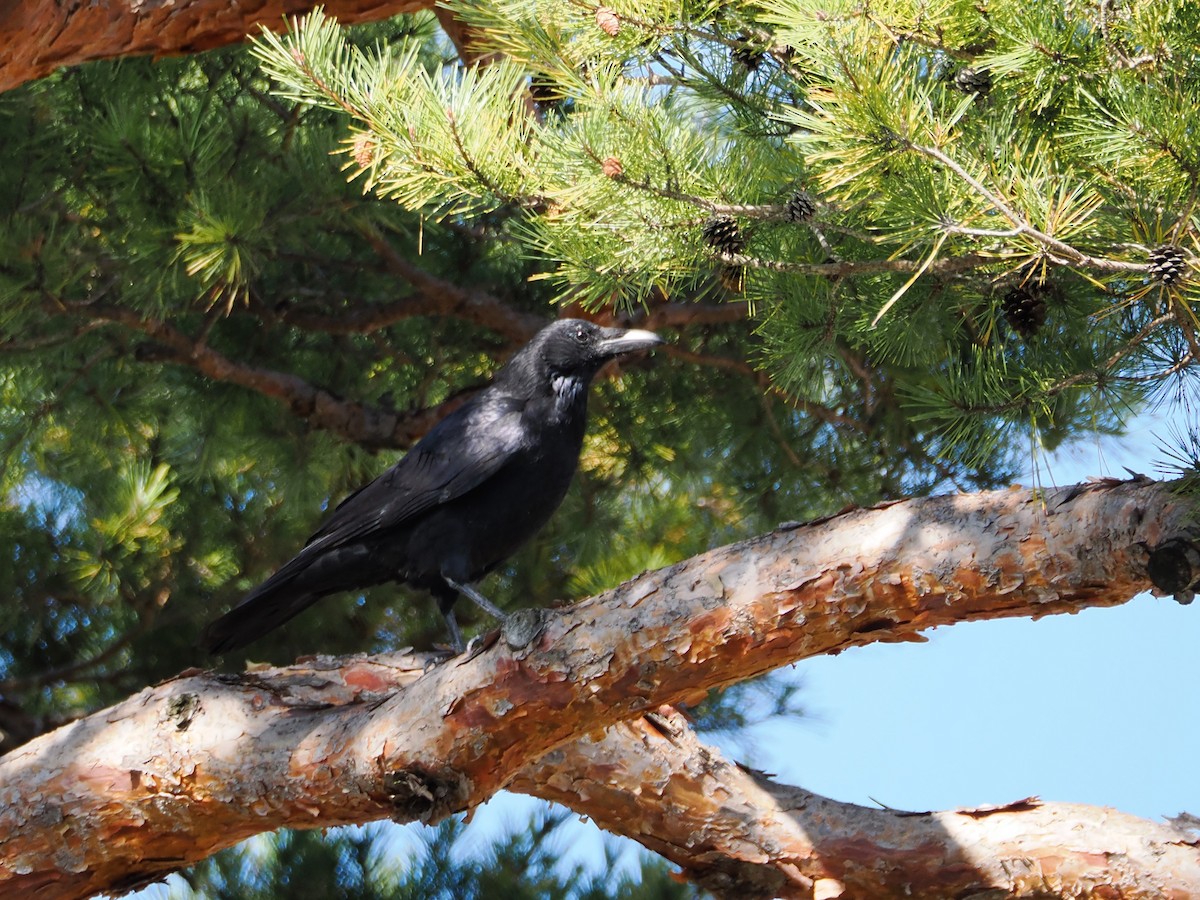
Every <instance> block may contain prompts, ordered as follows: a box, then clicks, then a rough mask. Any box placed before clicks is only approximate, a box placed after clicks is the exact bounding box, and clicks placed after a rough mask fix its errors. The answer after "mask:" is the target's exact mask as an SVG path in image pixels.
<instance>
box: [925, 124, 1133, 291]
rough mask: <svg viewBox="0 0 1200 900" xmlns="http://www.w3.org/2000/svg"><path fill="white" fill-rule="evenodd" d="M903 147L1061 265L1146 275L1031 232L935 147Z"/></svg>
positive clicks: (1130, 265) (1125, 264)
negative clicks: (945, 173)
mask: <svg viewBox="0 0 1200 900" xmlns="http://www.w3.org/2000/svg"><path fill="white" fill-rule="evenodd" d="M903 146H905V147H907V148H908V149H909V150H912V151H913V152H915V153H919V154H920V155H922V156H926V157H928V158H929V159H932V160H934V161H936V162H938V163H940V164H941V165H943V166H945V167H946V168H947V169H949V170H950V171H951V172H953V173H954V174H955V175H956V176H958V177H959V178H960V179H962V180H963V181H964V182H965V183H966V184H967V185H969V186H970V188H971V190H973V191H975V193H977V194H978V195H979V196H981V197H983V198H984V199H985V200H987V201H988V202H989V203H990V204H992V206H993V207H995V208H996V209H997V210H998V211H999V212H1000V213H1001V214H1002V215H1003V216H1004V217H1005V218H1006V219H1008V220H1009V221H1010V222H1012V224H1013V227H1014V228H1015V229H1016V230H1017V232H1018V233H1020V234H1023V235H1025V236H1026V237H1028V238H1030V239H1032V240H1033V241H1035V242H1037V243H1039V244H1041V245H1042V246H1043V247H1045V248H1046V249H1047V250H1050V251H1052V252H1053V253H1055V254H1057V255H1058V256H1059V257H1061V262H1062V263H1064V264H1072V265H1076V266H1080V267H1083V268H1087V269H1091V270H1092V271H1095V272H1105V273H1116V272H1137V273H1142V272H1145V271H1146V270H1147V268H1148V266H1147V264H1146V263H1134V262H1127V261H1126V260H1123V259H1105V258H1102V257H1096V256H1090V255H1089V254H1087V253H1084V252H1083V251H1082V250H1079V249H1077V248H1075V247H1072V246H1071V245H1070V244H1067V243H1065V242H1063V241H1060V240H1059V239H1058V238H1056V237H1053V236H1051V235H1049V234H1046V233H1045V232H1043V231H1039V230H1038V229H1037V228H1034V227H1033V226H1032V225H1030V224H1029V223H1028V222H1027V221H1025V219H1024V217H1023V216H1021V215H1020V214H1019V213H1018V212H1017V211H1016V210H1014V209H1013V208H1012V207H1011V206H1009V205H1008V203H1006V202H1005V201H1004V200H1003V199H1002V198H1001V197H1000V196H999V195H998V194H996V193H995V192H994V191H992V190H990V189H988V188H987V187H986V186H985V185H983V184H982V183H981V182H980V181H979V180H978V179H976V178H975V177H974V176H972V175H971V174H970V173H969V172H968V171H967V170H966V169H964V168H963V167H962V166H961V165H959V164H958V162H956V161H955V160H954V159H953V158H951V157H950V156H948V155H947V154H945V153H943V152H942V151H941V150H939V149H938V148H937V147H927V146H924V145H922V144H917V143H915V142H913V141H904V142H903Z"/></svg>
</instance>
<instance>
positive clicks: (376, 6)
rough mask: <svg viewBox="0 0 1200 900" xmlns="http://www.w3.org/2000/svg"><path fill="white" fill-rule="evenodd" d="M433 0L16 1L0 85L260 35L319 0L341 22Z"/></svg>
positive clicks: (0, 24)
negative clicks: (252, 0) (66, 68)
mask: <svg viewBox="0 0 1200 900" xmlns="http://www.w3.org/2000/svg"><path fill="white" fill-rule="evenodd" d="M433 5H434V4H433V2H432V0H327V2H325V3H321V4H317V3H312V2H309V0H269V2H266V3H254V4H248V5H243V4H238V3H225V2H220V0H218V2H215V3H214V2H211V0H190V2H188V3H167V2H162V0H152V2H148V3H134V2H128V0H96V2H90V3H57V2H53V0H15V2H13V3H11V4H6V5H5V12H4V13H3V15H0V91H7V90H9V89H11V88H14V87H16V86H17V85H20V84H23V83H25V82H26V81H32V80H34V79H36V78H41V77H43V76H45V75H49V74H50V73H51V72H53V71H54V70H55V69H57V68H59V67H60V66H73V65H78V64H79V63H82V62H88V61H89V60H93V59H111V58H113V57H117V56H143V55H146V54H151V55H153V56H175V55H182V54H187V53H198V52H200V51H202V50H211V49H213V48H214V47H223V46H225V45H226V44H234V43H238V42H239V41H242V40H245V38H246V37H247V36H248V35H253V34H257V33H258V31H259V28H260V26H265V27H268V28H273V29H277V28H280V27H281V26H282V25H283V19H284V17H285V16H297V15H303V14H305V13H308V12H311V11H312V10H313V9H314V8H315V7H316V6H323V7H324V9H325V11H326V12H327V13H328V14H329V15H330V16H331V17H333V18H335V19H337V20H338V21H339V22H341V23H342V24H344V25H354V24H358V23H359V22H375V21H378V20H380V19H386V18H387V17H388V16H394V15H398V14H399V13H411V12H417V11H419V10H423V9H432V8H433ZM452 36H455V35H454V34H453V33H452Z"/></svg>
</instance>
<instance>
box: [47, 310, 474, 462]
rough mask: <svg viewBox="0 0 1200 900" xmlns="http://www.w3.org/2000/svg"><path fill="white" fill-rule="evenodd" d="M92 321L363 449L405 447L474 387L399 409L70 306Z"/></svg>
mask: <svg viewBox="0 0 1200 900" xmlns="http://www.w3.org/2000/svg"><path fill="white" fill-rule="evenodd" d="M67 309H69V310H70V311H72V312H74V313H76V314H80V315H87V316H89V317H90V318H91V319H92V320H93V321H101V322H110V323H115V324H119V325H122V326H123V327H125V328H128V329H130V330H131V331H136V332H139V333H141V334H144V335H145V336H146V337H148V338H151V339H152V340H153V341H154V342H155V344H154V345H153V346H151V347H145V348H142V350H141V352H140V353H139V358H141V359H153V360H165V361H169V362H173V363H177V364H179V365H184V366H188V367H190V368H193V369H195V370H196V371H198V372H200V373H201V374H202V375H204V376H206V377H208V378H211V379H213V380H214V381H227V382H230V383H232V384H238V385H241V386H242V387H246V388H249V389H250V390H253V391H256V392H257V393H260V394H263V395H265V396H267V397H273V398H274V399H276V400H279V401H281V402H283V403H285V404H287V405H288V406H289V407H290V408H291V409H292V411H293V412H295V413H296V414H297V415H298V416H300V417H302V418H304V419H305V420H306V421H308V422H309V423H310V424H311V425H312V426H313V427H314V428H324V429H328V430H329V431H332V432H334V433H335V434H338V435H340V436H342V437H344V438H347V439H348V440H352V441H355V442H357V443H359V444H361V445H362V446H364V447H367V448H372V449H378V448H385V447H387V448H404V447H410V446H412V444H414V443H415V442H416V441H417V439H418V438H420V437H421V435H423V434H425V432H427V431H428V430H429V429H430V428H432V427H433V425H434V424H435V423H436V422H438V421H439V420H440V419H441V418H442V417H444V416H446V415H447V414H449V413H450V412H451V411H452V410H454V409H455V408H457V407H458V406H460V405H461V404H462V403H464V402H465V401H466V399H467V397H469V396H470V394H471V393H473V391H465V392H459V393H457V394H455V395H454V396H452V397H450V398H449V399H448V400H445V401H443V402H442V403H439V404H438V405H437V406H434V407H430V408H428V409H420V410H415V411H411V412H397V411H395V410H387V409H382V408H379V407H372V406H367V405H366V404H363V403H358V402H355V401H353V400H347V399H345V398H343V397H339V396H337V395H336V394H334V393H332V392H331V391H328V390H326V389H324V388H320V387H317V386H315V385H313V384H310V383H309V382H307V381H305V380H304V379H303V378H301V377H300V376H298V375H293V374H290V373H288V372H277V371H274V370H272V369H264V368H261V367H259V366H252V365H249V364H248V363H242V362H238V361H236V360H233V359H230V358H229V357H227V356H224V355H222V354H221V353H218V352H217V351H216V350H214V349H212V348H211V347H209V346H208V345H206V344H203V343H200V342H199V341H196V340H193V339H192V338H190V337H188V335H186V334H185V333H184V332H182V331H180V330H179V329H178V328H176V327H175V326H173V325H171V324H170V323H168V322H159V321H155V320H153V319H145V318H142V317H141V316H140V315H139V314H138V313H136V312H134V311H133V310H130V309H126V308H124V307H121V306H114V305H108V304H98V303H90V304H82V305H77V306H68V307H67Z"/></svg>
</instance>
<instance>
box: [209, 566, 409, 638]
mask: <svg viewBox="0 0 1200 900" xmlns="http://www.w3.org/2000/svg"><path fill="white" fill-rule="evenodd" d="M395 577H396V574H395V569H394V568H393V567H391V566H390V565H389V564H388V561H387V556H386V554H382V553H380V552H378V548H377V547H376V546H375V545H372V544H366V543H362V544H349V545H346V546H342V547H336V548H332V549H327V550H326V549H322V550H320V551H318V550H317V549H316V548H315V547H314V546H313V545H312V544H310V545H309V546H308V547H306V548H305V549H304V550H301V551H300V553H298V554H297V555H296V556H295V557H293V558H292V559H291V560H289V561H288V562H287V563H285V564H284V565H283V567H282V568H281V569H280V570H279V571H278V572H276V573H275V574H274V575H272V576H271V577H270V578H268V579H267V580H266V581H264V582H263V583H262V584H260V585H259V586H258V587H256V588H255V589H254V590H252V591H251V592H250V593H249V594H247V595H246V599H245V600H243V601H242V602H241V603H239V604H238V605H237V606H235V607H234V608H233V609H231V610H230V611H229V612H227V613H225V615H223V616H221V618H219V619H217V620H216V621H215V622H213V623H212V624H211V625H209V626H208V627H207V628H205V629H204V632H203V634H201V636H200V643H201V644H202V645H203V646H204V648H205V649H206V650H208V652H209V653H223V652H224V651H226V650H236V649H237V648H238V647H244V646H246V644H249V643H250V642H251V641H253V640H256V639H257V638H260V637H262V636H263V635H264V634H266V633H267V632H268V631H270V630H271V629H273V628H277V627H278V626H280V625H282V624H283V623H284V622H286V621H287V620H288V619H291V618H292V617H293V616H296V615H299V614H300V613H302V612H304V610H306V609H308V608H309V607H310V606H312V605H313V604H314V603H316V602H317V601H318V600H320V599H321V598H322V597H328V596H329V595H330V594H336V593H338V592H340V591H345V590H350V589H357V588H365V587H370V586H371V585H375V584H383V583H384V582H385V581H389V580H391V579H394V578H395Z"/></svg>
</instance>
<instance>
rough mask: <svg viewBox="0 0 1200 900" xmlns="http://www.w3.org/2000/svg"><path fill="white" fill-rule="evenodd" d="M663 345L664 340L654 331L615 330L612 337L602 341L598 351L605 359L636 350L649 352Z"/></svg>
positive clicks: (636, 329) (635, 329)
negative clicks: (652, 348)
mask: <svg viewBox="0 0 1200 900" xmlns="http://www.w3.org/2000/svg"><path fill="white" fill-rule="evenodd" d="M661 343H663V339H662V338H660V337H659V336H658V335H657V334H655V333H654V332H653V331H642V330H641V329H640V328H631V329H629V330H628V331H616V330H615V329H614V330H613V334H612V336H611V337H606V338H605V339H604V340H602V341H600V343H599V345H598V347H597V349H598V350H599V351H600V353H601V355H603V356H605V357H609V356H620V355H621V354H622V353H631V352H633V351H634V350H649V349H650V348H651V347H657V346H658V345H659V344H661Z"/></svg>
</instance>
